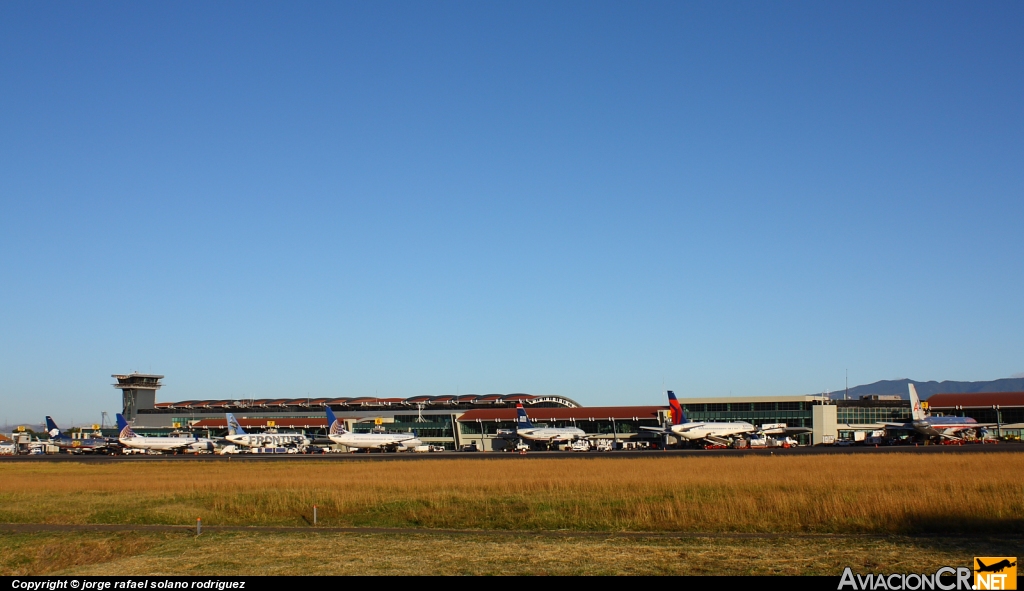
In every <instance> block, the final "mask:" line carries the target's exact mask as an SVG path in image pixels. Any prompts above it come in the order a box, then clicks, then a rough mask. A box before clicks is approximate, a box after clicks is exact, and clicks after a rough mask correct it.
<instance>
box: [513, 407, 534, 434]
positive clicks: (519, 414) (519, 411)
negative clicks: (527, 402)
mask: <svg viewBox="0 0 1024 591" xmlns="http://www.w3.org/2000/svg"><path fill="white" fill-rule="evenodd" d="M516 427H519V428H520V429H532V428H533V423H531V422H530V417H528V416H526V409H525V408H524V407H523V403H522V402H519V403H517V404H516Z"/></svg>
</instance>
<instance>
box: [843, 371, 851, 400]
mask: <svg viewBox="0 0 1024 591" xmlns="http://www.w3.org/2000/svg"><path fill="white" fill-rule="evenodd" d="M849 399H850V370H846V394H843V400H849Z"/></svg>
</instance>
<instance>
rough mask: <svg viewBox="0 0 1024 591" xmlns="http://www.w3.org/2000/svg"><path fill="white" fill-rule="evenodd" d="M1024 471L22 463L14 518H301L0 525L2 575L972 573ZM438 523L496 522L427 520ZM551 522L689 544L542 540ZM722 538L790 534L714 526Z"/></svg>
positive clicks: (890, 465)
mask: <svg viewBox="0 0 1024 591" xmlns="http://www.w3.org/2000/svg"><path fill="white" fill-rule="evenodd" d="M1022 474H1024V454H1016V453H1000V454H970V455H945V454H943V455H926V456H925V455H915V454H906V455H904V454H886V455H874V454H872V455H808V456H737V457H699V456H698V457H651V458H616V457H614V456H601V457H592V458H569V459H563V458H559V459H533V458H530V459H524V460H522V461H517V460H514V459H513V460H505V461H493V460H477V459H451V460H448V459H445V460H440V459H432V460H430V461H404V462H389V461H381V462H331V461H324V462H317V461H312V462H311V461H300V462H287V461H275V462H267V463H260V462H233V463H229V462H216V463H213V462H209V463H208V462H188V461H168V462H145V463H137V464H128V463H109V464H107V463H98V462H89V463H49V462H45V463H44V462H41V463H38V464H33V463H27V462H19V463H11V464H6V465H3V466H2V471H0V522H2V523H20V524H180V525H187V524H194V523H195V520H196V518H197V517H202V519H203V523H204V524H206V525H207V526H208V527H209V526H213V525H242V526H259V525H263V526H266V525H274V526H292V527H296V528H299V529H297V530H296V531H295V532H294V533H289V532H274V533H266V532H264V533H256V532H228V531H208V532H206V533H204V534H203V535H202V536H200V537H199V538H196V537H195V536H194V535H188V534H187V533H185V532H152V531H143V532H128V533H110V532H108V533H103V532H76V533H74V534H73V535H69V534H67V533H63V534H61V533H53V532H50V533H16V534H15V533H2V534H0V544H4V547H5V548H7V549H8V550H9V551H8V552H7V553H6V554H4V556H3V558H2V559H0V574H19V573H20V574H24V573H33V574H42V573H46V572H74V573H93V574H114V573H118V574H128V573H137V574H145V573H153V574H159V573H165V574H188V573H193V574H204V573H216V574H232V573H233V574H283V573H308V574H342V573H362V574H367V573H374V574H376V573H389V574H397V573H409V574H412V573H437V574H444V573H451V574H457V573H458V574H462V573H466V574H469V573H477V574H487V573H490V574H501V573H508V574H512V573H537V574H543V573H549V574H556V573H558V574H583V573H621V574H682V573H693V574H702V573H703V574H713V573H716V572H732V573H751V574H754V573H780V574H796V573H804V574H815V573H817V574H832V575H836V574H838V572H839V571H838V570H836V565H840V564H842V565H846V564H849V565H852V566H856V565H863V566H864V567H865V568H866V569H867V570H876V569H875V567H878V566H879V565H884V566H885V568H886V569H892V568H894V566H895V565H901V564H902V565H913V566H914V568H915V569H920V568H924V567H925V566H929V565H938V564H960V563H964V564H966V563H967V561H969V560H970V557H971V556H973V555H975V554H976V555H979V556H980V555H989V556H1010V555H1016V556H1019V555H1020V554H1021V552H1020V551H1019V550H1020V546H1021V541H1022V540H1024V478H1022V476H1021V475H1022ZM314 504H316V505H318V506H319V508H320V509H319V526H320V527H325V526H328V527H329V526H343V527H392V528H415V529H417V530H420V531H421V533H406V534H394V533H369V532H367V533H354V534H353V533H343V532H324V531H321V532H319V533H313V532H311V531H310V527H311V526H310V523H309V522H310V520H311V517H312V506H313V505H314ZM441 528H446V529H471V530H480V531H479V533H476V534H451V533H445V532H438V531H431V530H436V529H441ZM551 530H564V531H568V532H570V533H571V532H574V531H575V532H580V533H581V534H582V533H585V532H591V533H593V532H630V531H631V532H651V533H656V532H689V535H683V536H675V537H663V538H658V537H647V538H623V537H614V536H601V535H598V536H593V535H590V536H585V535H576V534H571V535H569V536H567V537H555V536H550V535H541V534H531V533H530V532H545V531H551ZM723 532H734V533H735V532H764V533H781V534H786V535H785V536H783V537H781V538H771V539H735V538H714V537H701V536H700V535H699V534H701V533H705V534H713V533H723ZM809 533H821V534H837V535H836V536H834V537H824V538H820V537H808V536H807V535H805V534H809ZM693 534H697V535H693ZM857 534H867V535H868V537H857ZM921 534H930V535H925V536H922V535H921ZM69 540H73V541H71V542H70V543H69ZM954 558H955V559H956V562H949V561H950V560H953V559H954ZM943 561H945V562H943ZM840 570H841V569H840ZM918 572H920V571H918Z"/></svg>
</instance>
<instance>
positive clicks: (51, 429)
mask: <svg viewBox="0 0 1024 591" xmlns="http://www.w3.org/2000/svg"><path fill="white" fill-rule="evenodd" d="M46 431H47V432H48V433H49V434H50V437H52V438H54V439H57V438H59V437H60V436H61V435H62V433H61V432H60V427H58V426H57V423H55V422H53V418H52V417H50V416H47V417H46Z"/></svg>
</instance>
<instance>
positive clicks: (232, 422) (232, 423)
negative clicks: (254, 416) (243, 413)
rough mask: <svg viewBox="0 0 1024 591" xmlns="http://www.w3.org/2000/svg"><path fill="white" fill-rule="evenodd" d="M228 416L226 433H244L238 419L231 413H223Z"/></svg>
mask: <svg viewBox="0 0 1024 591" xmlns="http://www.w3.org/2000/svg"><path fill="white" fill-rule="evenodd" d="M224 414H225V415H226V416H227V418H228V435H245V434H246V433H245V429H243V428H242V425H240V424H239V423H238V419H236V418H235V415H233V414H231V413H229V412H228V413H224Z"/></svg>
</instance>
